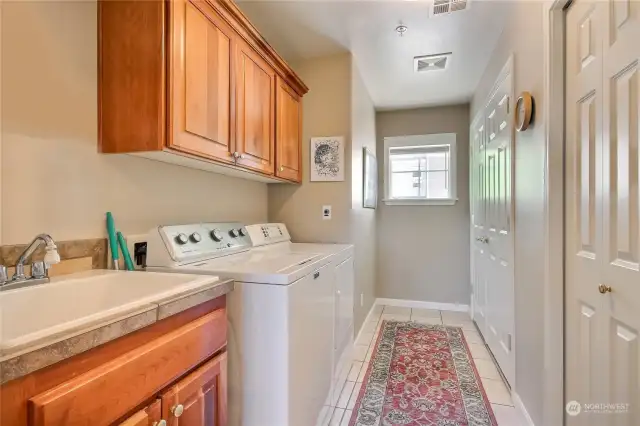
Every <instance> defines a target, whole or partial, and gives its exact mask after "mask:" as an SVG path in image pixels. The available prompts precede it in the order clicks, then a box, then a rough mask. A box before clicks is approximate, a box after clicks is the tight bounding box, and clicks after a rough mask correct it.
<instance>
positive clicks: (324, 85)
mask: <svg viewBox="0 0 640 426" xmlns="http://www.w3.org/2000/svg"><path fill="white" fill-rule="evenodd" d="M352 67H353V68H352ZM295 69H296V72H297V73H298V74H299V75H300V77H301V78H302V79H303V80H304V82H305V83H306V84H307V85H308V86H309V93H308V94H307V95H306V96H305V97H304V98H303V103H304V104H303V107H304V117H303V121H304V125H303V138H302V140H303V144H302V146H303V150H302V161H303V164H304V165H305V167H304V175H303V181H302V185H298V186H278V185H273V184H270V185H269V220H270V221H274V222H275V221H277V222H285V223H286V224H287V227H288V228H289V230H290V232H291V235H292V238H293V240H294V241H300V242H304V241H318V242H329V243H331V242H333V243H352V244H354V245H355V252H356V256H355V280H356V283H355V302H356V303H355V328H356V332H357V331H358V330H359V328H360V325H361V324H362V322H363V321H364V318H365V316H366V314H367V313H368V311H369V309H370V307H371V305H372V304H373V300H374V282H375V279H374V273H375V272H374V266H373V265H374V264H375V249H374V247H375V234H376V229H375V211H374V210H369V209H363V208H362V207H361V206H362V199H361V197H362V195H361V191H362V178H361V175H362V148H363V147H364V146H369V147H371V148H373V146H374V144H375V120H374V116H375V112H374V109H373V104H372V102H371V99H370V97H369V94H368V93H367V91H366V88H365V87H364V84H363V83H362V80H361V77H360V74H359V72H358V70H357V69H356V68H355V66H354V65H353V64H352V60H351V55H350V54H340V55H335V56H326V57H321V58H315V59H310V60H307V61H303V62H301V63H298V64H297V66H295ZM316 136H344V137H345V165H346V169H345V180H344V182H310V181H309V161H310V159H309V140H310V139H311V138H312V137H316ZM323 205H331V206H332V211H333V213H332V219H331V220H322V214H321V213H322V206H323ZM361 293H362V294H363V295H364V304H363V305H362V306H360V294H361Z"/></svg>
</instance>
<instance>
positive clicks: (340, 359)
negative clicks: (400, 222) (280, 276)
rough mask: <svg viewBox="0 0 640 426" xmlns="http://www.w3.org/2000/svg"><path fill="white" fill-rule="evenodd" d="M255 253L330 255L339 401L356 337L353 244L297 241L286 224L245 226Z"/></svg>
mask: <svg viewBox="0 0 640 426" xmlns="http://www.w3.org/2000/svg"><path fill="white" fill-rule="evenodd" d="M246 229H247V233H248V235H249V238H250V239H251V243H252V245H253V247H254V249H253V250H254V252H256V253H260V252H263V253H298V254H302V253H317V254H323V255H329V256H330V257H331V268H332V272H333V279H334V283H333V285H334V306H333V312H334V320H333V324H334V329H333V361H332V378H333V379H332V391H331V401H330V402H329V405H334V406H335V404H336V403H337V399H338V397H339V396H340V395H339V394H340V390H341V389H342V385H343V384H344V382H345V381H346V380H347V376H348V374H349V370H350V368H351V361H352V349H353V343H354V342H353V339H354V325H353V309H354V269H353V268H354V264H353V263H354V262H353V256H354V247H353V245H352V244H319V243H297V242H296V243H294V242H291V235H290V234H289V230H288V229H287V227H286V225H285V224H284V223H264V224H256V225H248V226H247V227H246Z"/></svg>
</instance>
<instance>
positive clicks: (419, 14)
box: [238, 0, 509, 110]
mask: <svg viewBox="0 0 640 426" xmlns="http://www.w3.org/2000/svg"><path fill="white" fill-rule="evenodd" d="M238 4H239V6H240V8H241V9H242V10H243V11H244V12H245V13H246V14H247V16H248V17H249V19H250V20H251V22H253V23H254V25H255V26H256V27H257V28H258V30H259V31H260V32H261V33H262V35H263V36H264V37H265V38H266V39H267V40H268V41H269V43H270V44H271V45H272V46H273V47H274V48H275V49H276V50H277V51H278V52H279V53H280V54H281V55H282V56H283V57H284V58H285V59H286V60H287V61H290V62H295V61H298V60H302V59H307V58H313V57H318V56H324V55H331V54H337V53H340V52H346V51H350V52H351V53H352V55H353V57H354V59H355V61H356V64H357V66H358V68H359V70H360V74H361V75H362V78H363V80H364V82H365V85H366V86H367V89H368V90H369V93H370V95H371V98H372V99H373V102H374V104H375V106H376V109H379V110H385V109H400V108H412V107H420V106H434V105H448V104H456V103H463V102H467V101H469V100H470V99H471V96H472V94H473V91H474V90H475V88H476V86H477V84H478V81H479V80H480V77H481V76H482V73H483V71H484V69H485V67H486V65H487V62H488V60H489V57H490V55H491V52H492V51H493V48H494V47H495V44H496V42H497V40H498V37H499V36H500V33H501V32H502V28H503V25H504V22H505V19H506V16H507V8H508V7H509V2H507V1H504V0H503V1H491V0H471V1H470V3H469V6H468V9H467V10H464V11H459V12H454V13H452V14H450V15H446V16H435V17H431V16H430V7H431V0H415V1H406V0H405V1H403V0H386V1H385V0H369V1H366V0H350V1H331V0H324V1H312V0H289V1H273V0H257V1H256V0H253V1H243V0H240V1H239V3H238ZM400 23H402V24H403V25H405V26H407V27H408V31H407V32H406V33H405V34H404V36H402V37H400V36H399V35H398V34H397V33H396V31H395V28H396V27H397V26H398V25H399V24H400ZM446 52H452V53H453V55H452V56H451V57H450V58H449V61H450V62H449V64H448V65H447V68H446V69H445V70H438V71H428V72H425V73H420V74H418V73H415V72H414V66H413V57H414V56H420V55H431V54H438V53H446Z"/></svg>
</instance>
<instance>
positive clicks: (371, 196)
mask: <svg viewBox="0 0 640 426" xmlns="http://www.w3.org/2000/svg"><path fill="white" fill-rule="evenodd" d="M362 159H363V162H364V164H363V168H362V169H363V173H364V176H363V179H362V182H363V184H362V187H363V188H362V191H363V196H362V207H364V208H367V209H375V208H376V206H377V204H378V162H377V161H376V155H375V154H374V153H373V152H372V151H370V150H369V149H367V148H363V153H362Z"/></svg>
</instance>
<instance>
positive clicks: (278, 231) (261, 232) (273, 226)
mask: <svg viewBox="0 0 640 426" xmlns="http://www.w3.org/2000/svg"><path fill="white" fill-rule="evenodd" d="M247 232H248V234H249V237H250V239H251V244H253V246H254V247H258V246H265V245H268V244H275V243H281V242H285V241H291V236H290V235H289V231H288V230H287V226H286V225H285V224H284V223H260V224H256V225H249V226H247Z"/></svg>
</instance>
